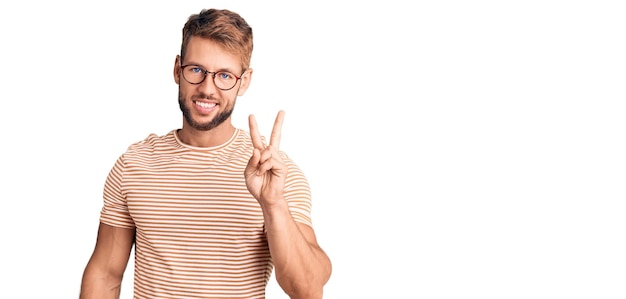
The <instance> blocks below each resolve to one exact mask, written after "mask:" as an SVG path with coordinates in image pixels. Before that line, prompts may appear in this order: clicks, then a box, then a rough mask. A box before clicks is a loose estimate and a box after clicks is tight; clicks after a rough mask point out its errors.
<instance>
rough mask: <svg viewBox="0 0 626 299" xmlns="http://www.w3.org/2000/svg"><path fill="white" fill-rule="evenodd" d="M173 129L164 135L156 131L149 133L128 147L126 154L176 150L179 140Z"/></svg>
mask: <svg viewBox="0 0 626 299" xmlns="http://www.w3.org/2000/svg"><path fill="white" fill-rule="evenodd" d="M175 131H176V130H172V131H170V132H168V133H167V134H164V135H157V134H155V133H151V134H149V135H148V136H147V137H146V138H144V139H143V140H140V141H137V142H135V143H133V144H131V145H130V146H128V148H127V149H126V152H125V153H124V156H133V155H146V154H148V155H152V154H155V153H158V152H168V151H173V150H176V148H177V144H178V143H177V142H176V137H175V136H174V132H175Z"/></svg>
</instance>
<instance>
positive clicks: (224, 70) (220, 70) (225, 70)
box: [183, 62, 237, 74]
mask: <svg viewBox="0 0 626 299" xmlns="http://www.w3.org/2000/svg"><path fill="white" fill-rule="evenodd" d="M183 65H195V66H199V67H201V68H203V69H205V70H209V69H208V68H207V67H205V66H204V65H202V64H200V63H195V62H189V63H186V64H183ZM214 72H228V73H233V74H236V73H237V72H234V71H232V70H231V69H229V68H220V69H217V70H216V71H214Z"/></svg>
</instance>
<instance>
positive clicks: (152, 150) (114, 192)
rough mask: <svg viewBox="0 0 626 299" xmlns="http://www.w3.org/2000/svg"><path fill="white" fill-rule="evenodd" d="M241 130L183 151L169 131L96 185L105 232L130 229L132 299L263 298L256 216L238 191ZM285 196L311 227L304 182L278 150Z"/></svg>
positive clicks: (265, 252)
mask: <svg viewBox="0 0 626 299" xmlns="http://www.w3.org/2000/svg"><path fill="white" fill-rule="evenodd" d="M252 150H253V146H252V142H251V140H250V135H249V133H248V132H246V131H243V130H240V129H237V130H236V131H235V133H234V134H233V136H232V137H231V138H230V139H229V140H228V141H227V142H226V143H224V144H222V145H220V146H216V147H211V148H198V147H192V146H189V145H186V144H183V143H182V142H181V141H180V140H179V139H178V137H177V135H176V130H172V131H171V132H169V133H168V134H166V135H163V136H157V135H155V134H151V135H149V136H148V137H147V138H146V139H145V140H143V141H140V142H137V143H135V144H133V145H131V146H130V147H129V148H128V149H127V151H126V152H125V153H124V154H122V155H121V156H120V157H119V158H118V159H117V161H116V163H115V165H114V166H113V168H112V169H111V171H110V173H109V175H108V177H107V180H106V183H105V186H104V192H103V197H104V206H103V208H102V212H101V217H100V221H101V222H102V223H104V224H107V225H111V226H115V227H122V228H131V229H132V228H135V229H136V234H137V237H136V244H135V272H134V298H137V299H142V298H150V299H157V298H167V299H175V298H264V296H265V288H266V285H267V282H268V280H269V278H270V276H271V272H272V269H273V264H272V261H271V257H270V252H269V248H268V244H267V240H266V237H265V234H264V226H263V215H262V212H261V208H260V205H259V203H258V202H257V200H256V199H255V198H254V197H252V195H251V194H250V193H249V191H248V189H247V188H246V183H245V180H244V174H243V172H244V169H245V167H246V164H247V163H248V160H249V159H250V156H251V155H252ZM281 155H282V157H283V159H284V160H285V163H286V165H287V167H288V175H287V180H286V183H285V190H284V196H285V198H286V200H287V201H288V204H289V208H290V211H291V215H292V217H293V218H294V220H295V221H297V222H300V223H305V224H308V225H311V217H310V212H311V193H310V188H309V184H308V182H307V180H306V178H305V176H304V174H303V173H302V171H301V170H300V169H299V168H298V167H297V165H296V164H294V163H293V161H292V160H291V159H290V158H289V157H288V156H287V155H286V154H285V153H283V152H281Z"/></svg>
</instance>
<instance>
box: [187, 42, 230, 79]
mask: <svg viewBox="0 0 626 299" xmlns="http://www.w3.org/2000/svg"><path fill="white" fill-rule="evenodd" d="M184 59H185V61H184V62H183V63H184V64H197V65H201V66H203V67H205V68H207V69H208V70H218V69H219V70H224V69H227V70H231V71H236V70H239V69H240V68H241V63H242V61H241V58H240V57H239V56H238V55H236V54H233V53H231V52H228V51H226V49H224V47H223V46H222V45H220V44H218V43H217V42H215V41H212V40H210V39H206V38H202V37H197V36H194V37H192V38H191V39H189V44H187V50H186V52H185V58H184Z"/></svg>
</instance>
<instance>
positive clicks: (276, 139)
mask: <svg viewBox="0 0 626 299" xmlns="http://www.w3.org/2000/svg"><path fill="white" fill-rule="evenodd" d="M284 118H285V111H284V110H280V111H278V115H276V120H275V121H274V127H273V128H272V135H271V136H270V145H271V146H273V147H274V148H276V149H278V148H279V146H280V134H281V131H282V130H283V120H284Z"/></svg>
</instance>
